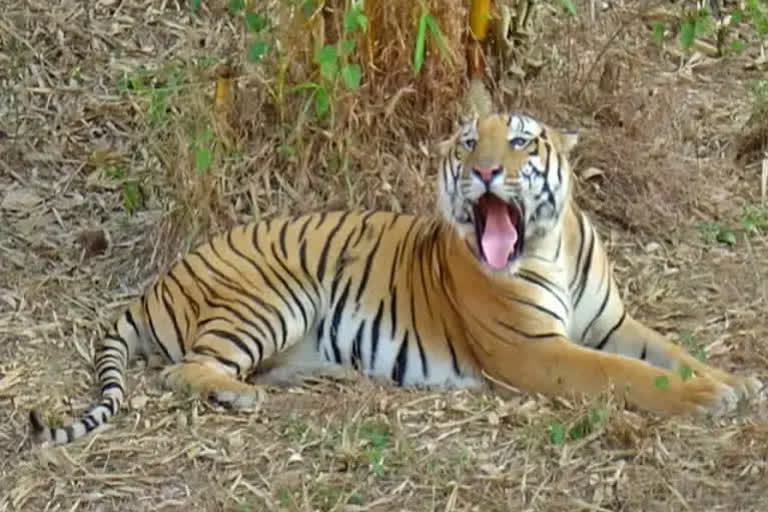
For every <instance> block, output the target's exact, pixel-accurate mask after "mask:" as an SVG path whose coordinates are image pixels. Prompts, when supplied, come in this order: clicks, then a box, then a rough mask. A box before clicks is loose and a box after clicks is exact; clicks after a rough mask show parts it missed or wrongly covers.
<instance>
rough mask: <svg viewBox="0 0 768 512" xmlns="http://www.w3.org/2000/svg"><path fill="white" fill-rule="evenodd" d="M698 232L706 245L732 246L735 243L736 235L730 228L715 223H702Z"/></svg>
mask: <svg viewBox="0 0 768 512" xmlns="http://www.w3.org/2000/svg"><path fill="white" fill-rule="evenodd" d="M698 228H699V230H700V231H701V232H702V234H703V235H704V239H705V240H706V241H707V242H708V243H715V242H717V243H721V244H727V245H734V244H735V243H736V234H735V233H734V232H733V230H732V229H731V228H729V227H728V226H726V225H723V224H721V223H720V222H717V221H712V220H710V221H704V222H701V223H699V225H698Z"/></svg>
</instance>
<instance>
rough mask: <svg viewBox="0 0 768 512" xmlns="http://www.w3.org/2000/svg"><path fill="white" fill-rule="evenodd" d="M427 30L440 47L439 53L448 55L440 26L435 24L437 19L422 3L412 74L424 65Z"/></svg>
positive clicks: (444, 56) (417, 72)
mask: <svg viewBox="0 0 768 512" xmlns="http://www.w3.org/2000/svg"><path fill="white" fill-rule="evenodd" d="M427 30H429V32H430V33H431V34H432V37H434V38H435V42H436V43H437V47H438V48H439V49H440V55H441V56H442V57H443V58H446V56H447V55H449V53H450V52H449V51H448V46H447V45H446V44H445V38H444V37H443V33H442V32H441V31H440V27H439V25H438V24H437V20H436V19H435V17H434V16H432V14H431V13H430V12H429V11H428V10H427V8H426V6H425V5H424V4H422V6H421V15H420V16H419V24H418V28H417V29H416V44H415V45H414V48H413V74H414V75H418V74H419V71H421V66H422V65H424V56H425V53H426V44H427Z"/></svg>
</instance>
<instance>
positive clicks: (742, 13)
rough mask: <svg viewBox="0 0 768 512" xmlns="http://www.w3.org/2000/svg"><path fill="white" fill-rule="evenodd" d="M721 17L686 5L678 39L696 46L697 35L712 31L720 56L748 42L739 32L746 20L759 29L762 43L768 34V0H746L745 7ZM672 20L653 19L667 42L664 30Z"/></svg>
mask: <svg viewBox="0 0 768 512" xmlns="http://www.w3.org/2000/svg"><path fill="white" fill-rule="evenodd" d="M723 14H724V15H723V16H722V18H721V19H720V20H719V21H718V20H716V19H715V17H714V16H712V12H711V11H710V10H709V9H708V8H702V9H685V10H683V11H682V13H681V14H680V15H679V16H678V17H677V21H676V24H677V26H678V36H677V42H678V46H679V47H680V48H681V49H684V50H685V49H689V48H692V47H693V46H694V44H695V42H696V40H697V39H699V38H701V37H705V36H707V35H710V34H712V33H714V34H715V44H716V51H717V55H718V56H723V55H726V54H728V53H731V52H736V51H741V50H743V49H744V47H745V45H746V43H745V42H744V40H743V39H741V38H740V37H739V36H738V34H736V32H737V27H739V26H740V25H741V24H742V23H743V22H744V21H746V22H747V23H748V24H749V25H750V26H751V27H752V29H753V30H754V31H755V32H756V33H757V35H758V38H759V39H760V44H763V41H764V40H765V38H766V36H768V0H746V2H745V3H744V8H743V9H742V8H741V7H739V6H736V7H734V8H733V9H732V10H731V11H730V12H727V13H723ZM667 24H668V22H667V21H666V20H664V21H661V20H659V21H654V22H652V23H651V30H652V33H653V39H654V41H656V43H658V44H662V43H663V42H664V33H665V29H666V27H667Z"/></svg>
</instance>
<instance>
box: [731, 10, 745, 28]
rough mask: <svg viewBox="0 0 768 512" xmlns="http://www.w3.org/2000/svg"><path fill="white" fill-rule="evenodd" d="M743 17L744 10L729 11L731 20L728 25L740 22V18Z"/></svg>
mask: <svg viewBox="0 0 768 512" xmlns="http://www.w3.org/2000/svg"><path fill="white" fill-rule="evenodd" d="M743 19H744V11H742V10H741V9H736V10H734V11H733V12H732V13H731V21H730V23H729V25H738V24H739V23H741V20H743Z"/></svg>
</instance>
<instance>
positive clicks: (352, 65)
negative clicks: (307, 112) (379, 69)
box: [288, 2, 368, 117]
mask: <svg viewBox="0 0 768 512" xmlns="http://www.w3.org/2000/svg"><path fill="white" fill-rule="evenodd" d="M305 5H306V2H305ZM343 25H344V27H343V36H342V38H341V40H340V41H337V42H336V43H331V44H326V45H325V46H322V47H320V48H318V49H317V51H316V52H315V54H314V57H313V59H312V63H313V64H315V65H316V66H317V67H318V70H319V73H320V77H319V79H318V80H316V81H308V82H304V83H301V84H299V85H297V86H295V87H293V88H291V89H289V90H288V92H296V91H302V90H309V91H312V98H313V102H314V107H315V113H316V114H317V116H318V117H322V116H324V115H325V114H326V113H328V112H329V111H330V112H331V113H332V111H333V102H332V101H331V98H332V95H333V92H334V91H335V89H336V83H337V81H338V80H339V79H340V80H341V82H342V83H343V84H344V87H346V88H347V89H348V90H350V91H354V90H357V89H359V88H360V83H361V80H362V76H363V70H362V68H361V67H360V64H358V63H356V62H351V60H352V56H353V54H354V53H355V46H356V41H355V39H354V37H355V35H356V33H357V32H361V33H365V31H366V29H367V27H368V18H367V17H366V16H365V14H364V13H363V10H362V5H361V4H360V3H359V2H352V4H351V5H350V6H349V7H348V8H347V10H346V11H345V12H344V23H343Z"/></svg>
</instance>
